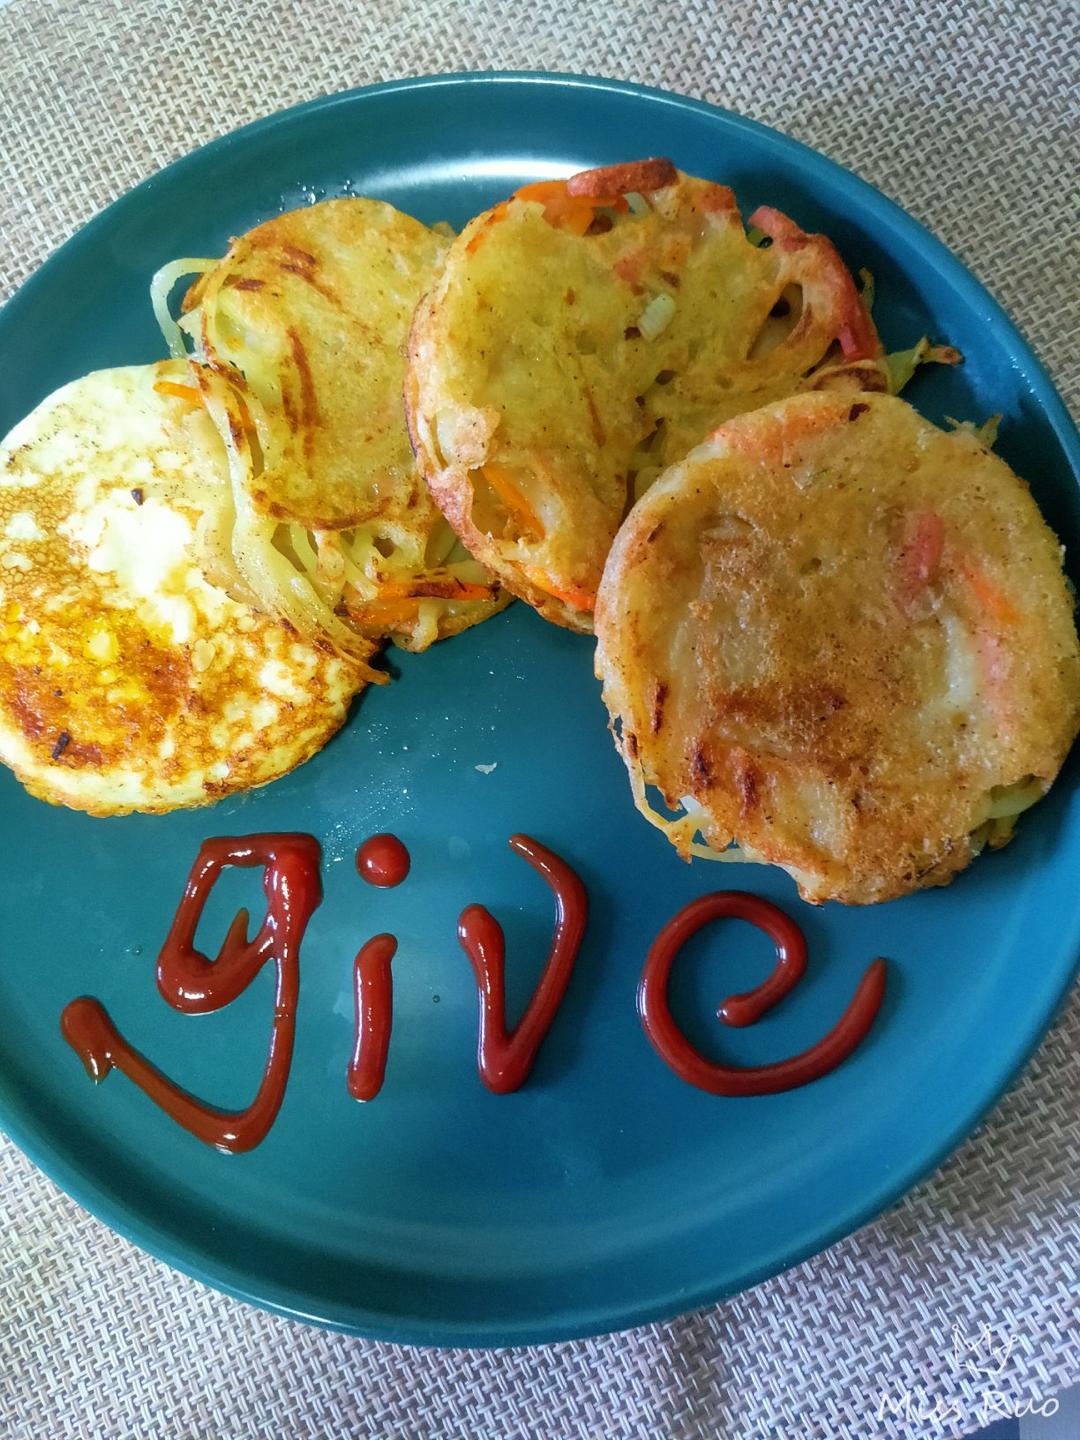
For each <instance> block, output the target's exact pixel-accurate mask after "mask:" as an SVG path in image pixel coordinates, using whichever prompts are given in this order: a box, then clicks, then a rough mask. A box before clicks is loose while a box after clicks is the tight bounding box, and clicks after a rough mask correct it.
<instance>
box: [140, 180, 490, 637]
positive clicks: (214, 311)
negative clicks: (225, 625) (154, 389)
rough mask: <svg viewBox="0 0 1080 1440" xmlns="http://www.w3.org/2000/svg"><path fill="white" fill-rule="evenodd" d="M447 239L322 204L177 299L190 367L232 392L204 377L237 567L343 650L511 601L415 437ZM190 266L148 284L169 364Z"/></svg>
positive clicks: (241, 251) (310, 630)
mask: <svg viewBox="0 0 1080 1440" xmlns="http://www.w3.org/2000/svg"><path fill="white" fill-rule="evenodd" d="M447 245H448V241H447V239H446V238H445V237H444V236H443V235H441V234H439V233H436V232H435V231H434V230H430V229H428V227H427V226H425V225H422V224H420V222H419V221H417V220H413V219H411V218H410V217H409V216H408V215H403V214H402V213H401V212H400V211H398V210H395V209H394V207H393V206H391V205H386V204H383V203H381V202H379V201H376V200H367V199H361V198H346V199H339V200H327V201H323V202H321V203H320V204H316V205H312V206H309V207H307V208H305V209H303V210H297V211H293V212H291V213H289V214H285V215H280V216H277V217H276V218H274V219H273V220H268V221H267V222H266V223H265V224H263V225H259V226H257V227H256V228H255V229H254V230H251V231H249V232H248V233H247V234H245V235H242V236H240V237H239V238H238V239H236V240H234V241H233V242H232V244H231V245H230V247H229V251H228V253H227V254H226V255H225V257H224V259H222V260H220V261H218V262H214V263H210V262H195V263H197V264H198V263H202V264H209V265H210V268H209V269H205V272H204V273H203V274H202V275H201V277H200V278H199V280H198V281H197V282H196V283H195V284H194V285H193V286H192V288H191V289H190V291H189V292H188V294H187V296H186V298H185V300H184V311H185V317H184V319H183V321H182V322H181V323H182V325H183V329H184V330H185V331H187V333H188V335H189V336H190V337H191V339H192V340H193V342H194V345H195V356H196V358H197V359H198V360H199V361H201V362H202V364H203V365H204V366H205V367H207V369H208V371H210V372H213V374H214V375H215V376H216V377H217V379H218V380H219V381H224V382H225V388H224V389H222V388H221V386H220V385H219V386H218V387H217V389H216V390H214V389H212V388H211V387H209V386H207V385H206V384H205V380H204V381H202V382H200V383H202V384H203V387H204V388H205V389H206V390H207V404H208V407H209V409H210V413H211V415H212V416H213V418H214V419H215V422H216V423H217V424H218V426H219V429H220V431H221V434H222V438H223V440H224V442H225V444H226V446H227V447H228V450H229V453H230V458H231V461H232V467H233V478H234V485H235V490H236V496H235V499H236V528H235V533H234V541H233V549H234V554H235V557H236V561H237V565H238V568H239V570H240V572H241V573H242V574H243V575H244V576H245V577H246V579H247V581H248V583H249V584H250V585H251V586H252V588H253V590H254V591H255V593H256V594H257V595H258V596H259V598H260V600H261V602H262V603H263V604H264V606H265V607H266V608H267V609H268V610H269V611H270V612H271V613H274V614H279V615H281V616H283V617H284V618H287V619H289V620H290V621H291V622H292V623H294V624H295V625H297V627H298V628H299V629H300V630H301V632H302V633H304V634H307V635H308V636H309V637H312V636H314V635H317V634H322V635H325V636H326V637H327V638H329V639H330V640H331V641H332V642H333V643H334V644H336V645H337V646H338V647H339V648H340V649H343V650H344V651H346V652H348V650H349V649H350V646H351V644H352V637H351V633H350V632H355V633H358V634H359V635H360V636H361V637H366V638H385V637H392V638H393V639H394V640H395V641H396V642H397V643H398V644H400V645H402V646H404V647H405V648H406V649H410V650H423V649H425V648H426V647H427V646H428V645H430V644H431V643H432V642H433V641H434V640H436V639H439V638H440V637H443V636H446V635H452V634H456V633H457V632H459V631H461V630H464V629H466V628H467V627H468V626H470V625H474V624H477V623H478V622H479V621H481V620H484V619H486V618H488V616H490V615H492V614H494V613H495V612H496V611H497V610H499V609H501V608H502V607H503V606H504V605H505V604H506V602H507V600H508V599H509V597H508V596H504V595H503V593H502V591H501V588H500V586H499V585H498V583H497V581H496V580H495V579H494V577H493V576H492V575H490V574H489V573H488V572H486V571H485V570H484V569H483V568H482V567H481V566H480V565H478V564H477V562H476V561H475V560H473V559H472V558H471V557H470V556H469V555H468V554H466V552H465V551H464V550H463V549H462V548H461V546H460V545H459V544H458V543H457V539H456V536H455V535H454V532H453V530H452V529H451V528H450V526H449V525H448V524H447V522H446V521H445V520H444V519H443V517H442V515H441V514H440V512H439V509H438V507H437V506H436V504H435V502H434V501H433V499H432V497H431V495H430V493H429V491H428V489H427V486H426V485H425V483H424V481H423V479H422V478H421V476H420V474H419V472H418V470H417V467H416V462H415V460H414V458H413V454H412V450H411V448H410V445H409V438H408V432H407V430H406V427H405V418H404V413H403V409H402V399H401V392H402V383H403V378H404V368H405V360H404V347H405V341H406V336H407V332H408V327H409V323H410V320H411V318H412V314H413V310H414V308H415V306H416V302H417V301H418V300H419V298H420V296H421V294H422V293H423V292H424V291H425V290H426V289H427V288H428V287H429V286H430V285H431V284H432V283H433V281H434V279H435V275H436V273H437V271H438V269H439V267H440V265H441V263H442V260H443V257H444V254H445V252H446V249H447ZM191 263H192V262H185V261H180V262H178V263H177V265H173V266H169V267H166V270H165V271H164V272H162V277H161V279H160V281H158V282H157V283H156V285H155V298H156V303H157V308H158V311H159V315H160V318H161V319H162V321H163V323H164V326H165V329H166V332H167V333H169V334H170V335H171V337H172V341H173V346H174V350H176V351H177V353H179V350H180V346H179V343H178V340H179V332H178V331H177V329H176V327H175V325H174V324H173V322H172V320H171V318H170V316H169V314H168V311H167V309H166V308H165V292H166V291H167V289H168V288H169V286H170V284H171V283H172V282H173V281H174V280H175V279H176V278H177V274H178V272H179V273H182V272H183V271H184V270H185V269H189V268H190V266H191ZM197 378H198V377H197ZM361 648H362V647H361Z"/></svg>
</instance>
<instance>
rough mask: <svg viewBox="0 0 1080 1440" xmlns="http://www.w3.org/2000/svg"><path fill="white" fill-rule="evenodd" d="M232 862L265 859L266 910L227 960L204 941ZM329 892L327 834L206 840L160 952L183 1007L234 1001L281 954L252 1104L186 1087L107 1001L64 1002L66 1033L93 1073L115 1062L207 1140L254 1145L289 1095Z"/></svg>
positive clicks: (224, 1146) (228, 948)
mask: <svg viewBox="0 0 1080 1440" xmlns="http://www.w3.org/2000/svg"><path fill="white" fill-rule="evenodd" d="M230 865H239V866H255V865H261V866H263V889H264V891H265V892H266V917H265V919H264V920H263V923H262V925H261V926H260V928H259V931H258V933H257V934H256V935H255V936H254V938H253V939H251V940H249V939H248V938H247V914H246V912H245V911H241V912H240V914H238V915H237V917H236V919H235V920H234V921H233V923H232V925H231V926H230V927H229V931H228V933H227V935H226V936H225V940H224V942H223V944H222V946H221V951H220V953H219V954H218V957H217V959H216V960H213V961H211V960H209V959H208V958H207V957H206V956H205V955H203V954H201V953H200V952H199V951H198V950H196V949H195V943H194V942H195V931H196V929H197V927H198V924H199V918H200V916H201V915H202V912H203V908H204V906H205V905H206V901H207V898H208V896H209V894H210V891H211V890H212V889H213V887H214V885H215V884H216V883H217V880H218V877H219V876H220V874H221V872H222V870H224V869H225V868H226V867H227V866H230ZM321 898H322V887H321V884H320V881H319V843H318V841H317V840H316V839H315V838H314V837H313V836H311V835H248V836H244V837H242V838H239V839H218V840H205V841H204V842H203V844H202V847H201V848H200V850H199V856H198V859H197V860H196V861H195V864H194V865H193V866H192V868H191V873H190V875H189V876H188V882H187V886H186V888H185V891H184V896H183V899H182V900H181V901H180V905H179V907H178V909H177V911H176V917H175V919H174V920H173V923H172V926H171V928H170V930H169V934H168V936H167V938H166V940H165V944H164V945H163V946H162V949H161V954H160V956H159V957H158V987H159V989H160V990H161V993H162V995H164V997H165V999H166V1000H168V1002H169V1004H170V1005H172V1006H174V1008H175V1009H177V1010H182V1011H184V1012H185V1013H187V1014H192V1015H194V1014H204V1013H206V1012H207V1011H210V1010H218V1009H220V1008H221V1007H222V1006H224V1005H228V1004H229V1002H230V1001H231V1000H235V999H236V997H237V996H238V995H239V994H240V993H241V991H243V990H244V989H245V988H246V986H248V985H249V984H250V983H251V981H252V980H253V979H254V977H255V975H256V974H257V973H258V971H259V970H260V969H261V968H262V966H263V964H264V963H265V962H266V961H267V960H268V959H271V958H273V960H274V962H275V964H276V966H277V984H276V987H275V991H274V1019H273V1023H272V1025H271V1029H270V1044H269V1048H268V1050H267V1057H266V1068H265V1070H264V1072H263V1078H262V1082H261V1084H260V1085H259V1089H258V1092H257V1094H256V1096H255V1099H254V1100H253V1101H252V1102H251V1104H250V1105H249V1106H248V1107H247V1109H246V1110H240V1111H235V1112H234V1111H226V1110H218V1109H215V1108H214V1107H213V1106H210V1105H207V1104H205V1103H203V1102H202V1101H201V1100H196V1099H195V1098H194V1097H193V1096H191V1095H189V1094H188V1093H187V1092H186V1091H184V1090H181V1089H180V1087H179V1086H177V1085H175V1084H174V1083H173V1082H172V1081H171V1080H169V1079H168V1078H167V1077H166V1076H164V1075H163V1074H162V1073H161V1071H160V1070H158V1069H156V1068H155V1067H154V1066H153V1065H152V1064H151V1063H150V1062H149V1061H148V1060H147V1059H146V1058H145V1057H144V1056H143V1055H141V1054H140V1053H139V1051H138V1050H136V1049H135V1048H134V1047H133V1046H131V1045H129V1044H128V1042H127V1041H126V1040H125V1039H124V1038H123V1036H122V1035H121V1034H120V1033H119V1031H118V1030H117V1029H116V1027H115V1026H114V1025H113V1023H112V1021H111V1020H110V1019H109V1017H108V1015H107V1014H106V1012H105V1010H104V1008H103V1007H102V1006H101V1005H100V1004H99V1003H98V1001H97V1000H93V999H90V998H89V997H87V996H83V997H81V998H80V999H78V1000H73V1001H72V1002H71V1004H70V1005H68V1006H67V1007H66V1009H65V1010H64V1012H63V1014H62V1016H61V1019H60V1028H61V1031H62V1032H63V1035H64V1038H65V1039H66V1040H67V1042H68V1044H69V1045H70V1046H71V1047H72V1049H74V1050H75V1052H76V1053H77V1054H78V1055H79V1057H80V1058H81V1060H82V1062H83V1064H84V1065H85V1066H86V1068H87V1070H88V1071H89V1073H90V1075H91V1076H92V1078H93V1079H95V1080H103V1079H104V1078H105V1076H106V1075H108V1073H109V1071H110V1070H112V1069H117V1070H120V1071H122V1072H123V1074H125V1075H126V1076H127V1077H128V1078H129V1079H130V1080H132V1081H133V1082H134V1083H135V1084H136V1085H138V1086H139V1087H140V1088H141V1089H142V1090H144V1091H145V1092H146V1094H147V1095H149V1096H150V1098H151V1100H153V1101H154V1103H155V1104H157V1105H159V1106H160V1107H161V1108H162V1109H163V1110H164V1111H165V1113H166V1114H167V1115H170V1116H171V1117H172V1118H173V1119H174V1120H175V1121H176V1122H177V1123H178V1124H179V1125H182V1126H183V1127H184V1128H185V1129H186V1130H190V1131H191V1133H192V1134H193V1135H196V1136H197V1137H198V1138H199V1139H200V1140H203V1141H205V1143H206V1144H208V1145H214V1146H216V1147H217V1149H219V1150H225V1151H228V1152H231V1153H235V1152H239V1151H242V1150H250V1149H252V1148H253V1147H254V1146H255V1145H258V1143H259V1141H260V1140H262V1139H263V1137H264V1136H265V1135H266V1133H267V1131H268V1130H269V1129H270V1126H271V1125H272V1124H273V1123H274V1119H275V1117H276V1116H277V1113H278V1110H279V1109H280V1108H281V1102H282V1099H283V1098H284V1095H285V1084H286V1081H287V1080H288V1077H289V1067H290V1065H291V1063H292V1052H293V1040H294V1036H295V1031H296V1003H297V998H298V995H299V988H300V942H301V940H302V939H303V935H304V931H305V930H306V928H307V924H308V921H309V920H310V919H311V916H312V914H313V912H314V911H315V909H316V907H317V906H318V904H319V901H320V900H321Z"/></svg>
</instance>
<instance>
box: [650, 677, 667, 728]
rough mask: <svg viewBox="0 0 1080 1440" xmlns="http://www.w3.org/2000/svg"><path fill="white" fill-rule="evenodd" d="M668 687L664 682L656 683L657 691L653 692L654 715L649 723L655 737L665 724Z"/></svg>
mask: <svg viewBox="0 0 1080 1440" xmlns="http://www.w3.org/2000/svg"><path fill="white" fill-rule="evenodd" d="M667 697H668V687H667V686H666V685H665V684H664V682H663V681H662V680H658V681H657V682H656V689H655V690H654V691H653V702H652V715H651V718H650V721H649V728H650V729H651V730H652V733H653V734H654V735H657V734H659V731H660V727H661V725H663V723H664V705H665V704H666V703H667Z"/></svg>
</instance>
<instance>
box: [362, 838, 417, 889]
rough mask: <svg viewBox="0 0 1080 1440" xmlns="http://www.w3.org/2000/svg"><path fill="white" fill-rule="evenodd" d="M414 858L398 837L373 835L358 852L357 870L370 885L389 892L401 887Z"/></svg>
mask: <svg viewBox="0 0 1080 1440" xmlns="http://www.w3.org/2000/svg"><path fill="white" fill-rule="evenodd" d="M411 864H412V857H411V856H410V854H409V852H408V850H406V848H405V846H404V845H403V844H402V843H401V841H400V840H399V839H398V837H397V836H396V835H372V836H371V838H370V840H365V841H364V843H363V844H362V845H361V846H360V848H359V850H357V852H356V868H357V870H358V871H359V872H360V875H361V876H362V878H363V879H365V880H366V881H367V882H368V884H369V885H378V886H379V888H380V889H382V890H387V889H389V888H390V887H391V886H393V885H400V884H401V882H402V881H403V880H404V879H405V876H406V875H408V873H409V866H410V865H411Z"/></svg>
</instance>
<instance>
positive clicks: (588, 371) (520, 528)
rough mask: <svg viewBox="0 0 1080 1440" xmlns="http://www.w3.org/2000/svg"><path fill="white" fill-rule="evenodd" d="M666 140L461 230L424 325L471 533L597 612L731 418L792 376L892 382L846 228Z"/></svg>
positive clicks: (432, 420) (426, 443)
mask: <svg viewBox="0 0 1080 1440" xmlns="http://www.w3.org/2000/svg"><path fill="white" fill-rule="evenodd" d="M750 223H751V225H752V226H755V227H757V233H755V234H754V235H753V236H751V235H750V234H748V232H747V230H746V228H745V227H744V225H743V222H742V218H741V216H740V214H739V209H738V206H737V205H736V202H735V197H734V195H733V194H732V192H731V191H730V190H729V189H728V188H727V187H726V186H723V185H717V184H713V183H712V182H711V181H708V180H700V179H695V178H693V177H692V176H689V175H684V174H681V173H680V172H679V171H677V170H676V169H675V167H674V166H673V165H672V164H671V162H670V161H667V160H659V159H658V160H646V161H639V162H635V163H632V164H627V165H616V166H611V167H607V168H605V169H601V170H592V171H585V172H583V173H582V174H579V175H575V176H573V177H571V179H570V180H568V181H567V180H552V181H544V182H542V183H540V184H536V185H527V186H526V187H525V188H524V189H522V190H519V191H518V192H517V193H516V195H514V196H513V197H511V199H509V200H508V201H505V202H504V203H502V204H500V205H497V206H495V208H494V209H493V210H489V211H487V212H486V213H485V214H483V215H480V216H478V217H477V218H476V219H475V220H473V221H472V222H471V223H470V224H469V225H468V226H466V228H465V230H464V231H463V232H462V234H461V235H460V236H458V238H457V239H456V240H455V241H454V242H453V244H452V245H451V247H450V251H449V254H448V256H447V260H446V264H445V267H444V268H443V271H442V274H441V277H440V279H439V280H438V282H437V283H436V284H435V286H434V288H433V289H432V290H431V292H430V293H429V295H428V296H427V298H426V299H425V300H424V301H423V302H422V303H421V305H420V307H419V309H418V311H417V314H416V319H415V321H414V323H413V326H412V331H411V336H410V343H409V363H408V372H407V376H406V389H405V395H406V407H407V410H408V413H409V424H410V430H411V433H412V438H413V444H414V446H415V449H416V454H417V458H418V460H419V462H420V467H421V469H422V471H423V473H424V475H425V476H426V477H427V481H428V484H429V485H430V486H431V489H432V493H433V494H434V496H435V498H436V500H437V501H438V502H439V504H440V506H441V507H442V510H443V513H444V514H445V515H446V516H447V518H448V519H449V520H450V522H451V524H452V525H453V526H454V528H455V530H456V531H457V533H458V535H459V536H460V537H461V538H462V540H463V541H464V543H465V545H466V547H467V548H468V549H469V551H470V552H471V553H472V554H473V555H474V556H476V558H477V559H478V560H481V561H482V562H483V563H484V564H485V565H486V566H488V567H490V569H491V570H493V571H494V572H495V573H496V574H497V575H498V576H499V577H500V578H501V579H502V581H503V583H504V584H505V585H506V586H507V588H508V589H510V590H512V591H513V592H514V593H515V594H517V595H520V596H522V597H523V598H524V599H526V600H527V601H528V602H529V603H530V604H531V605H533V606H534V607H535V608H536V609H537V610H538V611H539V612H540V613H541V614H542V615H544V616H545V617H546V618H547V619H549V620H553V621H555V622H556V623H558V624H561V625H566V626H568V627H570V628H572V629H576V630H589V629H590V628H591V623H592V613H591V612H592V609H593V605H594V601H595V596H596V588H597V586H598V584H599V582H600V575H601V572H602V570H603V566H604V561H605V559H606V557H607V553H608V550H609V548H610V546H611V542H612V540H613V538H614V535H615V532H616V530H617V529H618V527H619V524H620V523H621V521H622V519H623V517H624V515H625V514H626V512H627V510H628V508H629V506H630V504H631V503H632V502H633V500H634V499H635V498H636V496H638V495H639V494H641V493H642V492H643V491H644V490H645V489H646V488H647V487H648V485H649V484H650V483H651V482H652V480H654V479H655V477H656V476H657V475H658V474H659V473H660V471H661V470H663V469H664V468H665V467H666V466H668V465H670V464H671V463H673V462H674V461H675V460H678V459H681V458H682V457H683V456H684V455H685V454H686V453H687V451H688V450H689V449H690V448H691V447H692V446H694V445H696V444H698V443H699V442H700V441H701V440H702V439H704V437H705V436H706V435H707V434H708V433H709V431H710V430H712V429H713V428H714V427H715V426H716V425H717V424H719V423H720V422H721V421H723V420H726V419H728V418H730V417H731V416H734V415H738V414H741V413H743V412H744V411H748V410H753V409H755V408H756V407H757V406H759V405H764V404H767V403H769V402H770V401H773V400H776V399H779V398H781V397H783V396H786V395H790V394H791V393H793V392H794V391H797V390H802V389H806V388H814V387H819V386H824V385H836V384H852V385H855V384H859V385H862V386H863V387H872V388H878V389H882V388H885V385H886V379H885V373H884V366H883V365H882V364H881V361H880V353H881V352H880V345H879V343H878V339H877V335H876V333H875V331H874V327H873V325H872V323H871V321H870V319H869V316H868V314H867V312H866V309H865V307H864V306H863V304H862V303H861V300H860V297H859V295H858V293H857V291H856V288H855V285H854V282H853V281H852V278H851V276H850V275H849V273H848V271H847V270H846V269H845V267H844V265H843V263H842V262H841V260H840V258H839V256H838V255H837V253H836V251H835V249H834V248H833V246H832V244H831V243H830V242H829V241H828V240H827V239H826V238H825V237H824V236H821V235H806V234H804V233H803V231H802V230H800V229H799V227H798V226H797V225H795V224H794V223H793V222H792V221H791V220H789V219H787V218H786V217H785V216H783V215H781V214H780V213H779V212H778V211H776V210H772V209H768V208H762V209H759V210H757V211H755V212H754V214H753V215H752V216H751V217H750Z"/></svg>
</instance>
